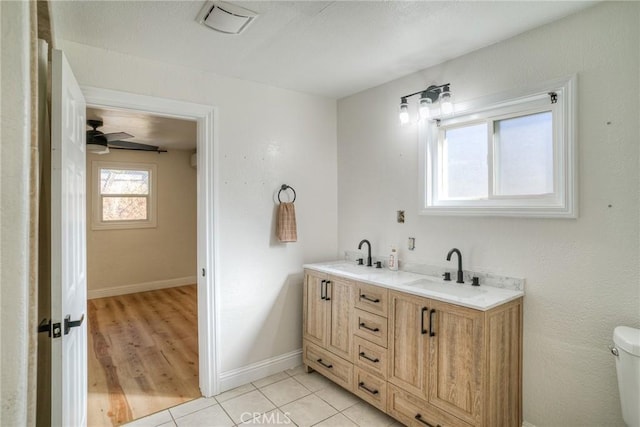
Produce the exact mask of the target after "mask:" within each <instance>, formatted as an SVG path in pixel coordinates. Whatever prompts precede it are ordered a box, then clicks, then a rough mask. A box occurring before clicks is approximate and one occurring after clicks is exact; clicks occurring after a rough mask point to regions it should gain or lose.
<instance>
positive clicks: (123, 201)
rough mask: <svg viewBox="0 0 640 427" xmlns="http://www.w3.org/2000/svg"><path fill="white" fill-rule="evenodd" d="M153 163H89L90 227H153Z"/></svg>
mask: <svg viewBox="0 0 640 427" xmlns="http://www.w3.org/2000/svg"><path fill="white" fill-rule="evenodd" d="M155 179H156V165H154V164H137V163H136V164H134V163H115V162H99V161H94V162H92V180H93V192H92V193H93V205H92V211H93V215H92V228H93V229H94V230H101V229H115V228H148V227H155V226H156V212H155V211H156V208H155V207H156V200H155V182H154V181H155Z"/></svg>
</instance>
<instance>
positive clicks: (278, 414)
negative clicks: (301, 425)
mask: <svg viewBox="0 0 640 427" xmlns="http://www.w3.org/2000/svg"><path fill="white" fill-rule="evenodd" d="M238 425H239V426H253V427H262V426H264V427H267V426H280V427H283V426H290V427H295V424H294V423H293V421H291V419H290V418H289V416H288V415H286V414H285V413H284V412H282V411H281V410H279V409H274V410H273V411H269V412H265V413H264V414H261V415H259V416H257V417H256V418H254V419H252V420H248V421H246V422H244V423H242V424H238Z"/></svg>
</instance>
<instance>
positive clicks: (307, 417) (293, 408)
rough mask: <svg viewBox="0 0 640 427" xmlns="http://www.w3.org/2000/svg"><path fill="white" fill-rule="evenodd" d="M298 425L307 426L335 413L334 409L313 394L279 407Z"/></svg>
mask: <svg viewBox="0 0 640 427" xmlns="http://www.w3.org/2000/svg"><path fill="white" fill-rule="evenodd" d="M280 409H281V410H282V411H283V412H284V413H285V414H287V415H288V416H289V418H291V419H292V420H293V422H294V423H296V425H298V426H300V427H308V426H312V425H314V424H317V423H319V422H320V421H323V420H325V419H327V418H329V417H331V416H333V415H335V414H336V410H335V409H334V408H332V407H331V406H329V404H328V403H326V402H325V401H324V400H322V399H320V398H319V397H318V396H315V395H313V394H311V395H309V396H307V397H303V398H302V399H299V400H296V401H295V402H291V403H289V404H287V405H284V406H283V407H281V408H280Z"/></svg>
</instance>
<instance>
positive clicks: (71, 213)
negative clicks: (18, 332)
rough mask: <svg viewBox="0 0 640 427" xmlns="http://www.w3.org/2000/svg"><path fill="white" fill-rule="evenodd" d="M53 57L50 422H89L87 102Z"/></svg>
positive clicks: (58, 56)
mask: <svg viewBox="0 0 640 427" xmlns="http://www.w3.org/2000/svg"><path fill="white" fill-rule="evenodd" d="M52 59H53V62H52V65H53V68H52V92H51V321H52V324H53V327H52V335H53V336H52V346H51V347H52V349H51V360H52V362H51V363H52V365H51V424H52V425H54V426H65V427H76V426H85V425H86V424H87V322H86V321H82V320H84V316H85V313H86V306H87V260H86V228H85V221H86V214H85V211H86V203H85V198H86V184H85V176H86V167H85V164H86V154H85V130H86V125H85V114H86V106H85V101H84V97H83V96H82V92H81V91H80V87H79V86H78V82H77V81H76V79H75V77H74V76H73V73H72V72H71V68H70V67H69V63H68V62H67V59H66V58H65V56H64V54H63V53H62V51H60V50H54V51H53V58H52ZM65 318H66V319H65Z"/></svg>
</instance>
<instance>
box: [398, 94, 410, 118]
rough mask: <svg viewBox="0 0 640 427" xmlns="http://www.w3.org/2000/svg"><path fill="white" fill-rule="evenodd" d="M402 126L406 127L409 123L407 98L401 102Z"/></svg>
mask: <svg viewBox="0 0 640 427" xmlns="http://www.w3.org/2000/svg"><path fill="white" fill-rule="evenodd" d="M399 117H400V124H403V125H406V124H407V123H409V104H408V103H407V98H402V99H401V101H400V115H399Z"/></svg>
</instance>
